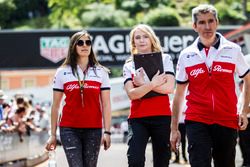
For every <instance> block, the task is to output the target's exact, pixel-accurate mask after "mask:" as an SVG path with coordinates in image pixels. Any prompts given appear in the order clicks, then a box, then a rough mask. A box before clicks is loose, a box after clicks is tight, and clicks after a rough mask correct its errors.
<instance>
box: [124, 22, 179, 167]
mask: <svg viewBox="0 0 250 167" xmlns="http://www.w3.org/2000/svg"><path fill="white" fill-rule="evenodd" d="M130 46H131V54H132V55H134V54H146V53H152V52H163V51H162V47H161V45H160V41H159V39H158V38H157V36H156V35H155V32H154V31H153V30H152V28H151V27H150V26H148V25H145V24H139V25H137V26H135V27H134V28H133V29H132V30H131V32H130ZM162 60H163V67H164V73H162V74H159V72H157V73H156V74H155V75H154V77H153V78H152V80H151V81H149V82H146V81H145V80H144V74H143V70H141V72H140V73H138V75H136V74H135V67H134V61H133V57H131V58H129V59H128V60H127V61H126V62H125V64H124V66H123V76H124V87H125V90H126V93H127V95H128V97H129V98H130V100H131V108H130V115H129V118H128V129H129V130H128V131H129V132H128V133H129V134H128V151H127V158H128V164H129V167H144V165H145V149H146V147H147V143H148V140H149V138H150V137H151V141H152V147H153V164H154V166H155V167H167V166H168V165H169V160H170V156H171V151H170V147H169V134H170V120H171V110H170V104H169V97H168V94H170V93H173V91H174V69H173V63H172V60H171V56H170V55H167V54H163V53H162ZM149 63H150V62H149ZM150 91H155V92H158V93H161V95H160V96H154V97H149V98H142V97H143V96H144V95H146V94H147V93H148V92H150Z"/></svg>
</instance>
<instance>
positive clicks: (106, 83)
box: [101, 68, 110, 90]
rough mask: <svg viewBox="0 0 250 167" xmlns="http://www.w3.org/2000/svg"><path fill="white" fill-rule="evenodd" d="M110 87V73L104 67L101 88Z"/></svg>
mask: <svg viewBox="0 0 250 167" xmlns="http://www.w3.org/2000/svg"><path fill="white" fill-rule="evenodd" d="M106 89H110V80H109V74H108V72H107V71H106V70H105V69H104V68H102V84H101V90H106Z"/></svg>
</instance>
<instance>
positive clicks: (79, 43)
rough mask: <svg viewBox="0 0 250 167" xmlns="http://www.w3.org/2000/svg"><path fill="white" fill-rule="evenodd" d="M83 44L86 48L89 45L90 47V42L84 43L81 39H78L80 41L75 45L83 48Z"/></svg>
mask: <svg viewBox="0 0 250 167" xmlns="http://www.w3.org/2000/svg"><path fill="white" fill-rule="evenodd" d="M84 43H85V45H86V46H90V45H91V40H86V41H84V40H81V39H80V40H78V41H77V43H76V44H77V46H83V45H84Z"/></svg>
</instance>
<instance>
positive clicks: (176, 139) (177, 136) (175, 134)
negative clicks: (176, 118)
mask: <svg viewBox="0 0 250 167" xmlns="http://www.w3.org/2000/svg"><path fill="white" fill-rule="evenodd" d="M180 141H181V133H180V131H179V130H171V133H170V144H171V150H172V151H174V152H178V149H179V145H180Z"/></svg>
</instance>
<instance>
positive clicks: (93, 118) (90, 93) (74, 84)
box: [53, 66, 110, 128]
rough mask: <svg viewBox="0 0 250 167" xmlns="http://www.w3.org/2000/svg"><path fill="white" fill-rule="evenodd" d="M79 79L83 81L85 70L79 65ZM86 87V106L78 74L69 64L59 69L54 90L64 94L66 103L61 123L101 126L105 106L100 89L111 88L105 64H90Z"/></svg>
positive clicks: (61, 124)
mask: <svg viewBox="0 0 250 167" xmlns="http://www.w3.org/2000/svg"><path fill="white" fill-rule="evenodd" d="M77 70H78V74H79V77H80V80H81V81H83V79H84V73H83V71H82V70H81V69H80V67H79V66H77ZM85 73H86V74H85V75H86V76H85V79H84V84H83V86H84V89H83V100H84V107H83V105H82V98H81V94H80V86H79V82H78V78H77V75H76V76H74V75H73V73H72V70H71V67H70V66H65V67H60V68H58V69H57V71H56V74H55V77H54V84H53V90H54V91H62V92H64V94H65V103H64V106H63V110H62V117H61V121H60V126H63V127H74V128H101V127H102V110H101V104H100V93H101V91H103V90H107V89H108V90H109V89H110V82H109V76H108V72H107V71H105V70H104V69H103V68H102V67H100V66H96V68H93V67H89V68H88V70H87V71H86V72H85Z"/></svg>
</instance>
